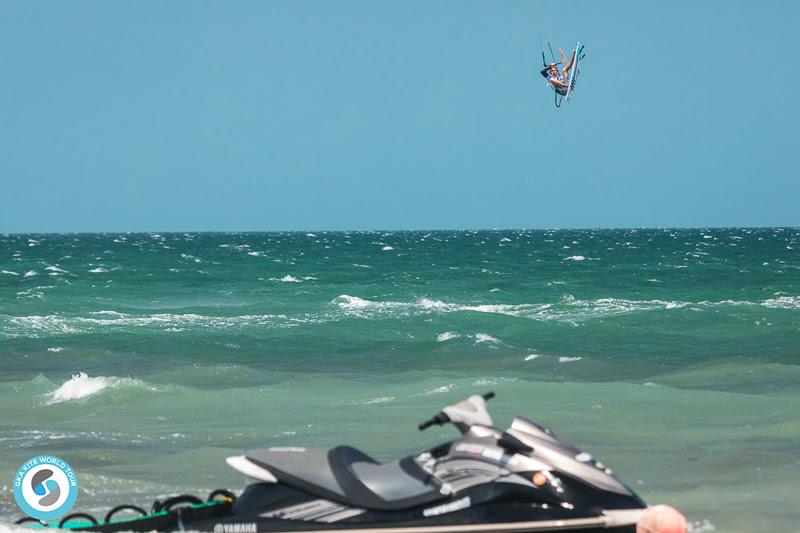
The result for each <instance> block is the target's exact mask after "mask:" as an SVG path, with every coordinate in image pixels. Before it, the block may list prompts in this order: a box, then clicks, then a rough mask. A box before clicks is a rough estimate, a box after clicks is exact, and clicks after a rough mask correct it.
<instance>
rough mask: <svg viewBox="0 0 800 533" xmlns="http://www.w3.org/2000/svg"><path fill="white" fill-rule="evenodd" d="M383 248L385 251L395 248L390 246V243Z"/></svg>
mask: <svg viewBox="0 0 800 533" xmlns="http://www.w3.org/2000/svg"><path fill="white" fill-rule="evenodd" d="M381 250H383V251H384V252H390V251H392V250H394V248H393V247H391V246H389V245H386V246H384V247H383V248H381Z"/></svg>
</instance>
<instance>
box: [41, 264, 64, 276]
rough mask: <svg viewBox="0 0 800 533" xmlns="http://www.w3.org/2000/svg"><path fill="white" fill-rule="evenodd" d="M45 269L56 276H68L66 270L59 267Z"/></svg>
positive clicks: (50, 266) (51, 266) (48, 266)
mask: <svg viewBox="0 0 800 533" xmlns="http://www.w3.org/2000/svg"><path fill="white" fill-rule="evenodd" d="M44 269H45V270H47V271H49V272H53V273H55V274H66V273H67V271H66V270H64V269H63V268H58V267H57V266H53V265H47V266H46V267H44Z"/></svg>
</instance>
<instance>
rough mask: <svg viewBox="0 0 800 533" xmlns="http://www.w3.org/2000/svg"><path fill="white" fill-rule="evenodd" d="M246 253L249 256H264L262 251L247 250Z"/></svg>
mask: <svg viewBox="0 0 800 533" xmlns="http://www.w3.org/2000/svg"><path fill="white" fill-rule="evenodd" d="M247 255H250V256H253V257H266V255H265V254H264V252H247Z"/></svg>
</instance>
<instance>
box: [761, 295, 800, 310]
mask: <svg viewBox="0 0 800 533" xmlns="http://www.w3.org/2000/svg"><path fill="white" fill-rule="evenodd" d="M761 305H762V306H763V307H767V308H769V309H800V296H779V297H778V298H770V299H769V300H764V301H763V302H761Z"/></svg>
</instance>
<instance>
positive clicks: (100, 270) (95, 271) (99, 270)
mask: <svg viewBox="0 0 800 533" xmlns="http://www.w3.org/2000/svg"><path fill="white" fill-rule="evenodd" d="M89 272H90V273H92V274H103V273H105V272H108V270H106V269H105V268H103V267H97V268H93V269H91V270H90V271H89Z"/></svg>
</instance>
